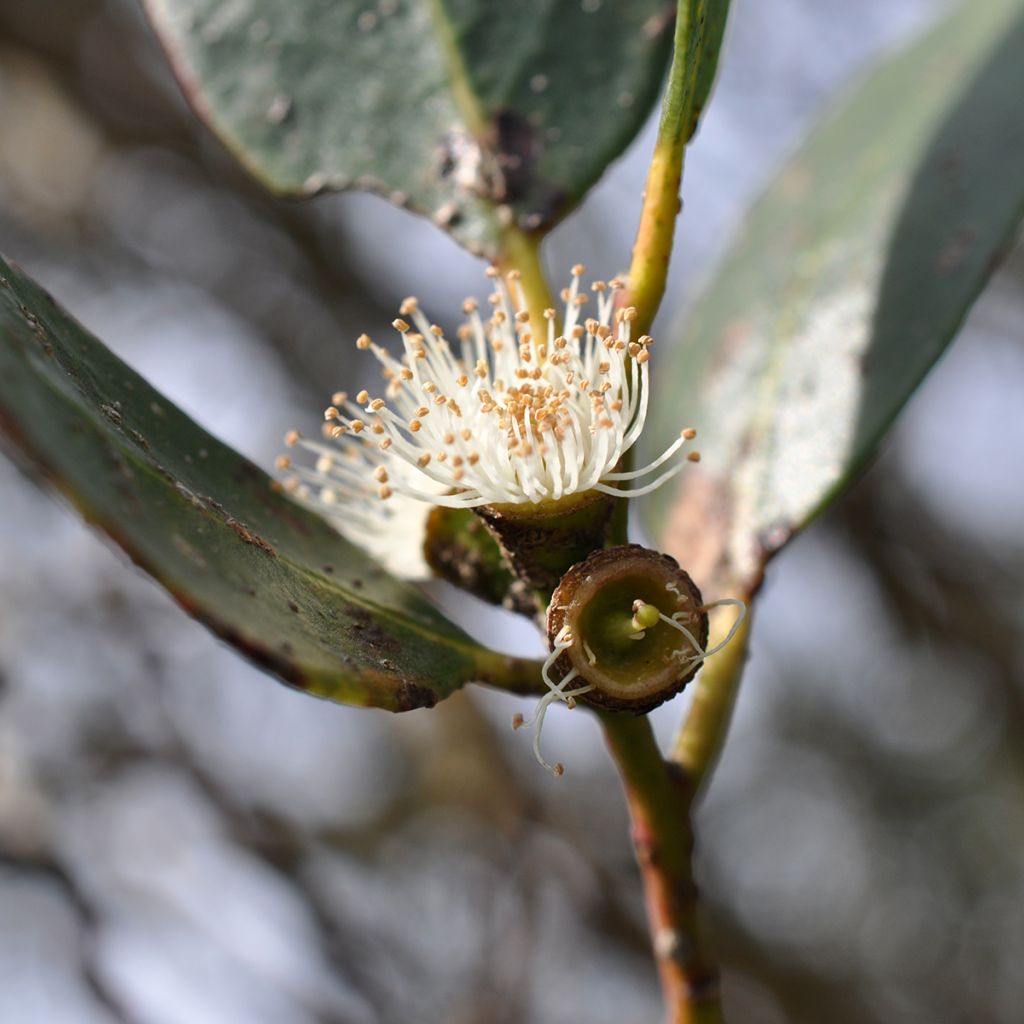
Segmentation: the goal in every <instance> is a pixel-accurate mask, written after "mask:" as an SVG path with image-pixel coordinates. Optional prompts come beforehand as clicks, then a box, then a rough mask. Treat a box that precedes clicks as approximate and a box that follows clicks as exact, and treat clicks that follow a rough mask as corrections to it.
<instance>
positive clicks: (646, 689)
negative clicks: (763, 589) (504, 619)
mask: <svg viewBox="0 0 1024 1024" xmlns="http://www.w3.org/2000/svg"><path fill="white" fill-rule="evenodd" d="M565 627H568V633H570V634H571V635H572V637H573V643H572V645H571V646H569V647H567V648H565V649H564V650H563V651H562V653H561V654H560V656H559V658H558V660H557V661H556V662H555V664H554V666H553V670H552V675H553V676H555V677H556V678H561V677H564V676H565V675H567V674H568V673H569V672H571V671H572V670H573V669H575V670H576V672H577V673H578V676H579V678H580V681H581V682H582V683H586V684H589V685H591V686H593V689H592V690H590V691H589V692H588V693H586V694H585V695H584V696H581V697H580V700H583V701H586V702H587V703H589V704H593V705H596V706H598V707H602V708H607V709H609V710H615V711H634V712H637V713H642V712H646V711H650V710H651V709H652V708H655V707H657V706H658V705H659V704H661V703H663V702H664V701H666V700H668V699H669V698H670V697H673V696H675V695H676V694H677V693H679V691H680V690H682V689H683V687H684V686H685V685H686V684H687V683H688V682H689V681H690V680H691V679H692V678H693V676H694V675H695V674H696V672H697V670H698V668H700V665H701V662H702V660H703V657H704V651H705V650H706V648H707V644H708V616H707V612H706V610H705V609H704V603H703V599H702V597H701V593H700V591H699V590H698V589H697V586H696V584H695V583H694V582H693V580H692V579H690V577H689V575H688V574H687V573H685V572H684V571H683V570H682V569H680V568H679V563H678V562H676V560H675V559H674V558H672V557H670V556H669V555H665V554H661V553H659V552H656V551H651V550H650V549H648V548H644V547H642V546H641V545H639V544H626V545H622V546H620V547H614V548H608V549H607V550H604V551H598V552H595V553H594V554H592V555H590V556H589V557H588V558H586V559H584V560H583V561H582V562H578V563H577V564H576V565H574V566H573V567H572V568H571V569H569V571H568V572H567V573H566V574H565V575H564V576H563V577H562V579H561V582H560V583H559V585H558V587H557V589H556V590H555V592H554V594H553V595H552V598H551V604H550V605H549V607H548V616H547V633H548V640H549V642H551V643H552V645H553V644H554V642H555V638H556V637H557V636H559V634H560V633H561V631H562V630H563V629H564V628H565ZM562 635H565V634H562Z"/></svg>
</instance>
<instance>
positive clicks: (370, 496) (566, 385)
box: [288, 266, 694, 541]
mask: <svg viewBox="0 0 1024 1024" xmlns="http://www.w3.org/2000/svg"><path fill="white" fill-rule="evenodd" d="M583 272H584V268H582V267H580V266H575V267H573V268H572V277H571V280H570V284H569V287H568V288H566V289H565V290H564V292H563V300H564V302H565V308H564V311H563V326H562V330H561V332H558V331H557V330H556V326H555V325H556V316H555V315H554V311H550V314H548V313H546V314H545V319H546V323H544V322H543V321H540V322H536V321H534V320H532V319H531V318H530V316H529V315H528V313H527V311H526V309H525V295H524V293H523V288H522V285H521V282H520V279H519V277H518V275H517V274H515V273H512V274H511V275H509V277H508V280H507V281H506V280H505V279H504V278H503V277H502V276H501V275H500V274H497V273H489V274H488V276H489V277H490V278H491V279H492V281H493V284H494V293H493V295H492V296H491V302H490V305H489V306H487V305H486V304H485V306H484V308H485V309H488V308H489V309H490V314H489V316H488V318H487V319H486V320H485V319H484V318H483V317H482V316H481V314H480V311H479V309H480V307H479V304H478V303H477V302H475V301H473V300H467V301H466V303H465V304H464V306H463V309H464V311H465V313H466V320H465V321H464V323H463V325H462V327H461V328H460V330H459V332H458V339H459V341H458V344H457V345H456V346H454V349H453V346H452V345H451V344H450V343H449V342H448V340H447V339H446V338H445V336H444V334H443V332H442V331H441V329H440V328H439V327H437V326H436V325H435V324H432V323H431V322H430V320H429V318H428V317H427V316H426V315H425V314H424V312H423V311H422V310H421V309H420V306H419V303H418V302H417V301H416V300H415V299H413V298H409V299H407V300H406V301H405V302H403V303H402V307H401V314H402V317H403V319H400V320H395V321H394V326H395V329H396V330H397V331H398V333H399V335H400V337H401V350H402V354H401V357H396V356H395V355H393V354H391V353H390V352H388V350H387V349H385V348H384V347H382V346H381V345H378V344H376V343H374V342H373V341H372V340H371V339H370V338H369V337H368V336H366V335H361V336H360V338H359V340H358V341H357V347H358V348H360V349H364V350H367V351H370V352H372V353H373V355H374V356H375V357H376V358H377V360H378V361H379V362H380V364H381V365H382V367H383V369H384V375H385V377H386V378H387V379H388V384H387V387H386V388H385V390H384V395H383V396H382V397H380V398H378V397H375V396H373V395H371V394H370V393H369V392H366V391H361V392H359V394H358V395H357V396H356V398H357V399H358V401H357V402H353V401H350V400H349V399H348V398H347V396H346V395H345V394H343V393H341V392H339V393H337V394H336V395H335V396H334V398H335V399H337V401H335V402H333V404H332V406H331V407H330V408H329V409H328V410H327V413H326V418H327V423H325V431H326V434H325V437H326V443H317V444H315V445H314V443H313V442H306V443H305V444H304V447H306V448H308V449H310V450H311V451H313V453H314V454H315V455H316V456H317V457H318V461H317V464H316V466H315V468H305V467H293V466H291V465H289V466H288V468H289V469H290V470H291V475H292V476H294V477H295V478H296V479H299V480H301V481H302V482H303V483H304V484H306V485H307V486H306V487H295V488H294V490H293V493H296V494H297V495H298V496H300V497H301V496H305V497H306V499H307V500H309V501H311V502H313V503H317V504H319V505H321V506H322V507H323V509H324V511H325V512H326V514H327V515H328V516H329V517H330V518H331V519H332V521H334V522H335V524H336V525H337V526H338V527H339V529H341V531H342V532H343V533H347V534H349V535H350V537H351V539H353V540H356V541H358V540H359V539H360V536H359V535H360V534H362V533H363V532H364V531H365V529H366V525H367V523H368V522H369V523H374V522H375V523H376V525H377V527H378V528H380V527H385V526H387V525H388V521H389V520H391V519H392V518H393V509H394V508H395V506H396V505H400V504H401V503H403V502H409V501H413V502H423V503H426V504H429V505H444V506H446V507H449V508H476V507H478V506H480V505H488V504H501V503H509V504H536V503H538V502H542V501H548V500H556V501H557V500H559V499H561V498H564V497H566V496H567V495H571V494H575V493H579V492H583V491H587V490H591V489H596V490H599V491H602V492H604V493H606V494H610V495H614V496H618V497H631V496H636V495H640V494H646V493H648V491H650V490H653V489H654V488H656V487H659V486H660V485H661V484H662V483H664V482H665V481H666V480H668V479H670V478H671V477H672V476H674V475H675V474H676V473H677V472H679V471H680V470H681V469H682V468H683V466H685V465H686V460H685V459H683V458H680V459H679V460H678V461H677V462H674V463H673V464H672V465H671V466H670V468H669V469H668V470H667V471H665V472H662V473H661V474H660V475H659V476H657V477H656V478H655V479H652V480H649V482H648V483H646V484H644V483H642V481H643V480H644V479H647V478H649V477H650V476H651V474H653V473H654V472H655V471H656V470H658V469H660V468H661V467H662V466H664V465H665V464H666V463H667V462H669V461H670V460H672V459H673V457H674V456H676V455H677V454H678V453H679V451H680V449H681V448H682V447H683V446H684V445H685V444H686V442H687V441H689V440H690V439H691V438H692V436H693V433H694V432H693V431H692V430H686V431H683V432H682V434H681V435H680V436H679V437H678V438H677V439H676V440H675V441H674V442H673V443H672V444H671V445H669V447H668V448H666V449H665V451H664V452H662V454H661V455H659V456H658V457H657V458H656V459H654V460H653V461H652V462H650V463H648V464H647V465H646V466H644V467H642V468H639V469H633V470H629V471H624V472H620V471H617V470H616V468H615V467H616V466H617V465H618V464H619V462H620V460H621V459H622V457H623V455H625V453H626V452H628V451H629V450H630V449H631V448H632V446H633V445H634V443H635V442H636V441H637V439H638V438H639V437H640V433H641V431H642V430H643V427H644V421H645V420H646V416H647V404H648V394H649V387H650V379H649V369H648V366H649V353H648V346H649V345H650V343H651V339H650V338H648V337H646V336H645V337H641V338H638V339H636V340H634V339H633V338H632V337H631V331H632V324H633V320H634V318H635V315H636V314H635V311H634V310H633V309H632V307H627V308H625V309H619V310H616V309H615V301H616V297H617V294H618V293H619V292H620V291H621V289H622V287H623V283H622V282H621V281H612V282H610V283H609V284H604V283H603V282H598V287H596V288H595V289H594V290H595V292H596V297H597V311H596V312H597V316H596V317H593V316H589V315H584V310H585V308H586V307H584V306H583V305H582V303H583V302H585V301H586V299H587V295H586V294H585V293H584V292H583V291H582V290H581V287H580V276H581V275H582V273H583ZM456 353H457V354H456ZM290 436H297V435H290ZM320 457H322V458H320ZM375 473H377V474H378V475H379V474H381V473H383V474H384V477H383V479H386V481H387V486H386V487H381V486H378V483H377V480H374V474H375ZM631 481H637V482H638V483H637V485H636V486H623V485H625V484H629V482H631Z"/></svg>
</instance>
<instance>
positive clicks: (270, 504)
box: [0, 259, 539, 711]
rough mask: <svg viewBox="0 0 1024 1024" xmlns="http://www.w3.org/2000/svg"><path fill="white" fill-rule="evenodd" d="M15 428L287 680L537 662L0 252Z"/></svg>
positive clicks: (369, 682) (88, 512) (461, 673)
mask: <svg viewBox="0 0 1024 1024" xmlns="http://www.w3.org/2000/svg"><path fill="white" fill-rule="evenodd" d="M0 440H6V442H7V444H8V446H9V447H10V448H11V449H13V451H14V454H15V455H16V456H17V457H18V459H19V461H21V462H23V463H25V464H27V465H28V466H29V468H30V469H32V470H34V471H36V472H40V473H42V474H43V476H45V477H46V478H47V479H48V480H49V481H50V482H51V483H52V484H54V485H55V486H56V487H57V488H58V489H59V490H60V491H62V492H63V493H64V495H65V496H67V497H68V498H69V499H70V500H71V501H72V502H73V503H74V504H75V505H76V506H77V508H78V509H79V510H80V511H81V512H82V514H83V515H84V516H85V517H86V518H87V519H88V520H90V521H91V522H93V523H95V524H96V525H98V526H100V527H101V528H102V529H103V530H105V531H106V532H107V533H108V534H109V535H110V536H111V537H112V538H113V539H114V540H115V541H117V543H118V544H120V545H121V547H123V548H124V549H125V551H127V552H128V554H129V555H131V557H132V558H133V559H134V560H135V561H136V562H137V563H138V564H139V565H140V566H142V567H143V568H144V569H146V570H147V571H148V572H149V573H150V574H151V575H153V576H154V577H155V578H156V579H157V580H158V581H159V582H160V583H161V584H163V585H164V586H165V587H166V588H167V589H168V590H169V591H170V593H171V594H172V595H173V596H174V597H175V599H176V600H177V601H178V602H179V604H181V605H182V607H183V608H184V609H185V610H186V611H188V612H189V613H190V614H192V615H194V616H195V617H196V618H198V619H200V620H201V621H202V622H204V623H205V624H206V625H207V626H209V627H210V629H212V630H213V631H214V632H215V633H217V634H218V635H219V636H221V637H222V638H224V639H225V640H227V641H228V642H229V643H231V644H233V645H234V646H235V647H237V648H238V649H239V650H240V651H241V652H242V653H244V654H245V655H247V656H248V657H250V658H252V659H253V660H254V661H256V662H258V663H259V664H261V665H262V666H264V667H265V668H267V669H269V670H270V671H272V672H274V673H276V674H277V675H278V676H280V677H281V678H282V679H284V680H285V681H286V682H288V683H290V684H291V685H293V686H296V687H299V688H301V689H303V690H306V691H308V692H310V693H314V694H316V695H318V696H321V697H327V698H330V699H331V700H336V701H340V702H344V703H348V704H365V705H372V706H376V707H383V708H388V709H390V710H393V711H401V710H406V709H408V708H414V707H421V706H427V705H431V704H433V703H435V702H436V701H438V700H440V699H442V698H443V697H446V696H448V695H449V694H451V693H452V692H453V691H455V690H456V689H458V688H459V687H460V686H462V684H463V683H466V682H469V681H471V680H477V681H481V682H493V683H495V684H497V685H501V686H505V687H508V688H512V689H522V690H529V689H531V688H532V687H534V686H536V685H537V680H538V679H539V672H538V669H537V666H536V665H535V664H534V663H532V662H528V661H524V660H519V659H512V658H505V657H503V656H501V655H498V654H495V653H493V652H491V651H487V650H485V649H484V648H482V647H480V646H479V645H478V644H476V643H475V642H474V641H473V640H471V639H470V638H469V637H468V636H467V635H466V634H465V633H463V632H462V631H461V630H460V629H458V628H457V627H456V626H454V625H452V623H450V622H448V621H447V620H446V619H445V618H444V617H443V616H441V614H440V613H439V612H438V611H437V610H436V609H435V608H434V607H433V606H432V605H431V604H430V603H429V602H428V601H426V600H425V599H424V598H423V597H422V595H420V594H419V593H418V592H417V591H416V590H415V589H413V588H412V587H410V586H408V585H406V584H404V583H402V582H400V581H398V580H396V579H394V578H393V577H391V576H389V575H388V574H387V573H386V572H385V571H384V570H383V569H382V568H380V566H378V565H377V564H376V563H375V562H373V561H372V560H371V559H370V558H369V557H368V556H367V555H365V554H364V553H363V552H362V551H361V550H360V549H358V548H356V547H354V546H353V545H351V544H349V543H348V542H347V541H345V540H344V539H343V538H341V537H340V536H339V535H338V534H337V533H335V532H334V531H333V530H332V529H331V528H330V527H328V526H327V525H326V524H325V523H324V522H323V521H322V520H321V519H319V518H317V517H316V516H315V515H313V514H312V513H311V512H308V511H307V510H305V509H303V508H300V507H299V506H297V505H295V504H293V503H292V502H291V501H290V500H289V499H288V498H286V497H285V496H283V495H282V494H281V493H279V489H275V488H274V486H273V485H272V482H271V480H270V479H269V478H268V477H267V476H266V474H264V473H263V472H262V471H261V470H259V469H258V468H257V467H256V466H254V465H253V464H252V463H250V462H247V461H246V460H245V459H243V458H242V457H241V456H239V455H238V454H236V453H235V452H233V451H232V450H231V449H229V448H227V447H225V446H224V445H223V444H221V443H220V442H218V441H217V440H216V439H215V438H213V437H211V436H210V435H209V434H207V433H206V432H205V431H204V430H202V429H201V428H200V427H198V426H197V425H196V424H195V423H193V422H192V421H191V420H190V419H189V418H188V417H187V416H185V415H184V413H182V412H181V411H179V410H178V409H176V408H175V407H174V406H173V405H172V404H171V403H170V402H168V401H167V400H166V399H165V398H164V397H163V396H162V395H160V394H159V393H158V392H156V391H154V390H153V388H151V387H150V386H149V385H148V384H147V383H146V382H145V381H144V380H143V379H142V378H141V377H139V376H138V375H137V374H136V373H134V372H132V370H130V369H129V368H128V367H127V366H126V365H125V364H124V363H123V362H121V360H119V359H118V358H117V357H116V356H114V355H113V354H112V353H111V352H110V351H108V350H107V349H106V348H105V347H104V346H103V345H102V344H101V343H100V342H99V341H98V340H97V339H96V338H94V337H93V336H92V335H90V334H89V333H88V332H87V331H86V330H85V329H84V328H83V327H82V326H81V325H80V324H78V323H77V322H76V321H75V320H73V319H72V318H71V317H70V316H68V314H67V313H66V312H65V311H64V310H63V309H61V308H60V307H59V306H58V305H57V304H56V303H55V302H54V301H53V299H51V298H50V296H49V295H47V294H46V293H45V292H44V291H43V290H42V289H41V288H39V286H38V285H37V284H35V283H34V282H33V281H32V280H31V279H30V278H28V277H27V276H26V275H25V274H24V273H23V272H21V271H20V270H19V269H18V268H17V267H14V266H11V265H9V264H7V263H5V262H4V261H3V260H2V259H0Z"/></svg>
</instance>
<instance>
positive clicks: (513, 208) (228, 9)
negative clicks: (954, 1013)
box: [145, 0, 675, 256]
mask: <svg viewBox="0 0 1024 1024" xmlns="http://www.w3.org/2000/svg"><path fill="white" fill-rule="evenodd" d="M145 6H146V9H147V10H148V12H149V15H150V18H151V20H152V22H153V24H154V26H155V27H156V29H157V32H158V34H159V35H160V37H161V39H162V40H163V42H164V45H165V47H166V49H167V51H168V54H169V56H170V58H171V62H172V65H173V67H174V69H175V72H176V74H177V75H178V78H179V79H180V81H181V83H182V87H183V89H184V91H185V93H186V96H187V97H188V98H189V100H190V102H191V103H192V105H193V107H194V108H195V109H196V111H197V112H198V113H199V114H200V116H201V117H202V118H203V119H204V120H205V121H206V122H207V124H208V125H209V126H210V127H211V128H212V129H213V130H214V131H215V132H216V133H217V134H218V136H219V137H220V138H221V139H222V140H223V141H224V142H225V144H226V145H227V146H228V148H229V149H231V150H232V152H234V153H235V155H236V156H237V157H238V158H239V159H240V160H241V161H242V163H244V164H245V165H246V166H247V167H248V168H249V170H250V171H251V172H252V173H253V174H254V175H255V176H256V177H257V178H259V179H260V180H261V181H263V182H264V183H265V184H266V185H267V186H268V187H270V188H272V189H273V190H275V191H278V192H282V193H286V194H291V195H296V194H297V195H310V194H313V193H315V192H317V191H319V190H320V189H322V188H364V189H368V190H370V191H375V192H379V193H380V194H382V195H384V196H387V197H389V198H392V199H393V200H394V201H397V202H400V203H402V204H408V205H409V206H410V207H411V208H413V209H414V210H416V211H417V212H420V213H424V214H426V215H428V216H431V217H433V218H434V219H435V221H436V222H438V223H439V225H440V226H442V227H444V228H445V229H446V230H448V231H450V232H451V233H452V235H453V236H454V237H455V238H456V239H457V240H458V241H459V242H460V243H462V244H463V245H466V246H468V247H469V248H471V249H474V250H477V251H480V252H482V253H483V254H485V255H488V256H493V255H494V252H495V247H496V244H497V240H498V237H499V234H500V231H501V218H500V217H499V216H498V214H497V213H496V210H497V207H499V206H507V209H508V213H509V215H510V216H511V217H512V218H513V219H514V220H515V221H516V222H518V224H519V226H520V227H522V228H523V229H525V230H527V231H541V230H546V229H547V228H549V227H550V226H551V225H553V224H554V223H555V222H556V221H557V220H558V219H560V218H561V217H563V216H564V215H565V214H566V213H568V212H569V210H571V209H572V207H573V206H574V205H575V204H576V203H577V202H578V201H579V199H580V198H581V197H582V195H583V194H584V192H586V190H587V189H588V188H589V187H590V186H591V185H592V184H593V183H594V182H595V181H596V180H597V178H598V177H599V176H600V174H601V173H602V172H603V171H604V169H605V167H606V166H607V165H608V163H609V162H610V161H611V160H613V159H614V158H615V157H616V156H618V154H619V153H621V152H622V150H623V149H624V148H625V146H626V145H627V144H628V143H629V142H630V140H631V139H632V138H633V137H634V136H635V134H636V133H637V132H638V131H639V129H640V127H641V126H642V125H643V123H644V120H645V119H646V116H647V113H648V112H649V110H650V109H651V107H652V106H653V104H654V102H655V100H656V98H657V94H658V88H659V85H660V83H661V80H662V76H663V74H664V70H665V67H666V63H667V60H668V55H669V46H670V42H671V36H672V14H673V11H674V9H675V5H674V3H671V2H667V0H637V2H633V3H629V4H612V3H589V2H586V3H581V2H579V0H574V2H571V3H568V2H565V0H525V2H519V3H508V4H494V3H488V2H485V0H395V2H393V3H387V4H384V3H381V4H376V5H374V4H366V3H360V2H357V0H290V2H289V3H280V2H277V0H249V2H247V3H230V4H227V3H223V2H222V0H145Z"/></svg>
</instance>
